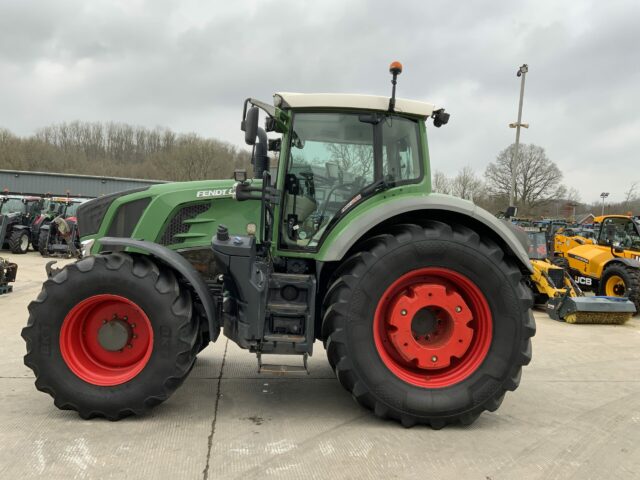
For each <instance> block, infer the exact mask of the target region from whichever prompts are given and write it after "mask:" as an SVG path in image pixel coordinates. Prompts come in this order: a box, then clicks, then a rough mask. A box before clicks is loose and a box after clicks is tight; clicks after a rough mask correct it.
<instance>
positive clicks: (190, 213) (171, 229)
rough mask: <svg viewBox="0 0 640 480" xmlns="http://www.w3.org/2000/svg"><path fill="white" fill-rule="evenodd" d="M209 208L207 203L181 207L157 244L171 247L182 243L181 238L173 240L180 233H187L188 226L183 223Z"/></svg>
mask: <svg viewBox="0 0 640 480" xmlns="http://www.w3.org/2000/svg"><path fill="white" fill-rule="evenodd" d="M210 206H211V204H210V203H209V202H206V203H196V204H192V205H187V206H185V207H182V208H181V209H180V210H178V211H177V212H176V213H175V215H174V216H173V218H172V219H171V221H170V222H169V223H168V224H167V226H166V227H165V229H164V232H163V233H162V235H161V237H160V240H159V241H158V243H160V244H161V245H173V244H176V243H182V241H183V240H182V239H181V238H175V236H176V235H178V234H180V233H187V232H188V231H189V228H190V225H189V224H188V223H185V221H186V220H190V219H192V218H195V217H197V216H198V215H200V214H201V213H204V212H206V211H207V210H209V207H210Z"/></svg>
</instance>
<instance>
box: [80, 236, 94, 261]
mask: <svg viewBox="0 0 640 480" xmlns="http://www.w3.org/2000/svg"><path fill="white" fill-rule="evenodd" d="M95 242H96V241H95V239H93V238H92V239H90V240H84V241H82V242H81V243H80V244H81V245H82V247H81V250H82V258H84V257H88V256H89V255H91V249H92V248H93V244H94V243H95Z"/></svg>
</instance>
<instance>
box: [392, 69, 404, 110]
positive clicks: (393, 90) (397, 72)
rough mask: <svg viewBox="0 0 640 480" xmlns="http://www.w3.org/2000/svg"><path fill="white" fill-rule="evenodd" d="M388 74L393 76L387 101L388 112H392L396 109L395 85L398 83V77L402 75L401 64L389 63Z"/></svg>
mask: <svg viewBox="0 0 640 480" xmlns="http://www.w3.org/2000/svg"><path fill="white" fill-rule="evenodd" d="M389 73H391V75H393V78H392V79H391V85H393V88H392V90H391V98H390V99H389V111H390V112H393V111H394V110H395V108H396V84H397V83H398V81H397V79H398V75H400V74H401V73H402V64H401V63H400V62H397V61H396V62H391V65H389Z"/></svg>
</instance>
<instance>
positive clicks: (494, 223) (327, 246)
mask: <svg viewBox="0 0 640 480" xmlns="http://www.w3.org/2000/svg"><path fill="white" fill-rule="evenodd" d="M353 213H355V215H353V216H350V219H349V220H348V221H347V219H345V221H346V227H345V228H342V229H336V231H334V232H332V234H330V235H329V237H328V238H327V241H326V242H325V243H324V244H323V246H322V248H321V252H320V256H319V260H321V261H325V262H326V261H340V260H342V259H343V258H344V256H345V255H347V253H348V252H349V250H350V249H351V248H352V247H353V246H354V245H355V244H356V243H357V242H358V241H359V240H360V239H362V238H364V237H366V236H367V233H368V232H370V231H371V230H372V229H374V228H375V227H377V226H378V225H380V224H382V223H383V222H386V221H391V220H393V219H394V217H398V218H400V217H401V216H403V215H407V214H411V215H410V219H409V220H407V221H409V222H410V221H411V218H422V219H424V218H427V219H428V218H430V216H432V217H433V216H436V215H438V216H445V217H447V216H452V217H453V216H455V218H456V219H458V220H457V221H458V222H459V221H463V222H464V219H467V220H468V221H469V223H471V224H475V225H478V224H480V225H481V226H483V227H484V230H485V231H487V232H489V234H490V235H492V236H493V237H494V238H495V239H498V240H499V242H500V243H501V244H502V247H503V248H504V249H505V250H506V252H505V253H507V254H511V255H512V256H513V257H514V258H515V259H516V260H517V261H518V263H519V265H520V267H521V269H522V271H523V272H524V271H527V272H529V273H533V267H532V266H531V262H530V261H529V255H528V254H527V250H526V246H527V244H528V239H527V234H526V232H524V231H523V230H522V231H521V230H519V229H517V228H516V227H515V226H514V225H512V224H511V223H510V222H505V221H502V220H499V219H498V218H496V217H495V216H493V215H491V214H490V213H489V212H487V211H486V210H484V209H482V208H480V207H478V206H476V205H475V204H473V203H472V202H469V201H468V200H462V199H460V198H456V197H452V196H450V195H442V194H437V193H432V194H429V195H425V196H411V197H404V198H400V199H398V200H394V201H391V202H387V203H382V204H379V205H378V206H376V208H372V209H369V210H365V211H363V212H361V213H356V212H353ZM337 230H339V231H337Z"/></svg>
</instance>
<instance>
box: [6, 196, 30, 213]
mask: <svg viewBox="0 0 640 480" xmlns="http://www.w3.org/2000/svg"><path fill="white" fill-rule="evenodd" d="M15 212H18V213H26V212H27V207H26V205H25V204H24V203H22V200H21V199H19V198H9V199H8V200H7V201H6V202H4V203H3V204H2V207H1V208H0V213H15Z"/></svg>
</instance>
